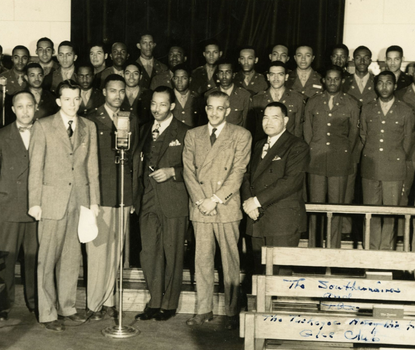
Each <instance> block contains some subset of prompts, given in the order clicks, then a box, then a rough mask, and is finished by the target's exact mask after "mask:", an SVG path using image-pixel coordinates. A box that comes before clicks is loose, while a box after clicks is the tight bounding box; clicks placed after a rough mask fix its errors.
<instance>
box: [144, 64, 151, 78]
mask: <svg viewBox="0 0 415 350" xmlns="http://www.w3.org/2000/svg"><path fill="white" fill-rule="evenodd" d="M144 68H145V70H146V72H147V74H148V76H149V77H151V73H152V72H153V67H152V66H151V65H150V63H148V62H146V65H145V66H144Z"/></svg>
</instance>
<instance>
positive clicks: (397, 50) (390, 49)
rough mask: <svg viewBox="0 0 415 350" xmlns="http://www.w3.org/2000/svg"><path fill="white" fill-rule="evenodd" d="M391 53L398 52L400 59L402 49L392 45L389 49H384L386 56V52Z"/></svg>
mask: <svg viewBox="0 0 415 350" xmlns="http://www.w3.org/2000/svg"><path fill="white" fill-rule="evenodd" d="M392 51H396V52H399V53H400V54H401V57H403V49H402V47H400V46H398V45H392V46H389V47H388V48H387V49H386V55H387V54H388V52H392Z"/></svg>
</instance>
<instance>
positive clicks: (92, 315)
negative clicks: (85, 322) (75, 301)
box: [86, 309, 104, 321]
mask: <svg viewBox="0 0 415 350" xmlns="http://www.w3.org/2000/svg"><path fill="white" fill-rule="evenodd" d="M86 317H87V318H88V319H89V320H92V321H100V320H102V318H103V317H104V313H103V311H102V309H101V310H99V311H95V312H94V311H92V310H88V312H87V314H86Z"/></svg>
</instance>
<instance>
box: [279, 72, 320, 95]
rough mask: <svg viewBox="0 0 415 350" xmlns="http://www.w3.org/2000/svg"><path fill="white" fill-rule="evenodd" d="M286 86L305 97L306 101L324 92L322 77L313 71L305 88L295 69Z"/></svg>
mask: <svg viewBox="0 0 415 350" xmlns="http://www.w3.org/2000/svg"><path fill="white" fill-rule="evenodd" d="M285 86H286V87H287V88H289V89H292V90H294V91H297V92H299V93H300V94H302V95H303V96H304V98H305V99H307V98H309V97H311V96H314V95H315V94H317V93H319V92H322V91H323V85H322V82H321V75H320V74H318V73H317V72H316V71H315V70H312V71H311V73H310V76H309V78H308V80H307V82H306V83H305V85H304V86H303V84H301V81H300V78H299V77H298V73H297V69H294V70H293V71H291V72H290V74H289V75H288V79H287V82H286V83H285Z"/></svg>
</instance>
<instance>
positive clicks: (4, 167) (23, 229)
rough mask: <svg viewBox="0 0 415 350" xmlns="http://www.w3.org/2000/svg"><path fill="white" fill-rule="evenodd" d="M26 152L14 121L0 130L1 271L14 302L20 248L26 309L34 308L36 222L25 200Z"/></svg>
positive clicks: (27, 156)
mask: <svg viewBox="0 0 415 350" xmlns="http://www.w3.org/2000/svg"><path fill="white" fill-rule="evenodd" d="M28 175H29V152H28V151H27V150H26V148H25V145H24V143H23V140H22V137H21V136H20V132H19V130H18V128H17V125H16V122H14V123H13V124H10V125H8V126H6V127H4V128H3V129H1V130H0V208H1V210H0V247H1V250H2V251H7V252H9V254H8V255H7V256H6V258H5V259H6V268H5V270H3V271H1V272H0V276H2V277H3V279H4V281H5V282H6V286H7V291H8V295H9V300H10V302H11V304H13V303H14V295H15V293H14V268H15V264H16V261H17V259H18V255H19V251H20V248H21V247H23V251H24V267H25V268H24V272H25V273H24V276H25V294H26V300H27V303H28V307H29V308H30V309H35V303H36V301H35V300H36V298H35V292H36V287H35V286H36V283H35V276H36V265H37V258H36V254H37V249H38V243H37V230H36V228H37V223H36V222H35V221H34V220H33V218H32V217H30V216H29V215H28V214H27V212H28V200H27V179H28Z"/></svg>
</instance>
